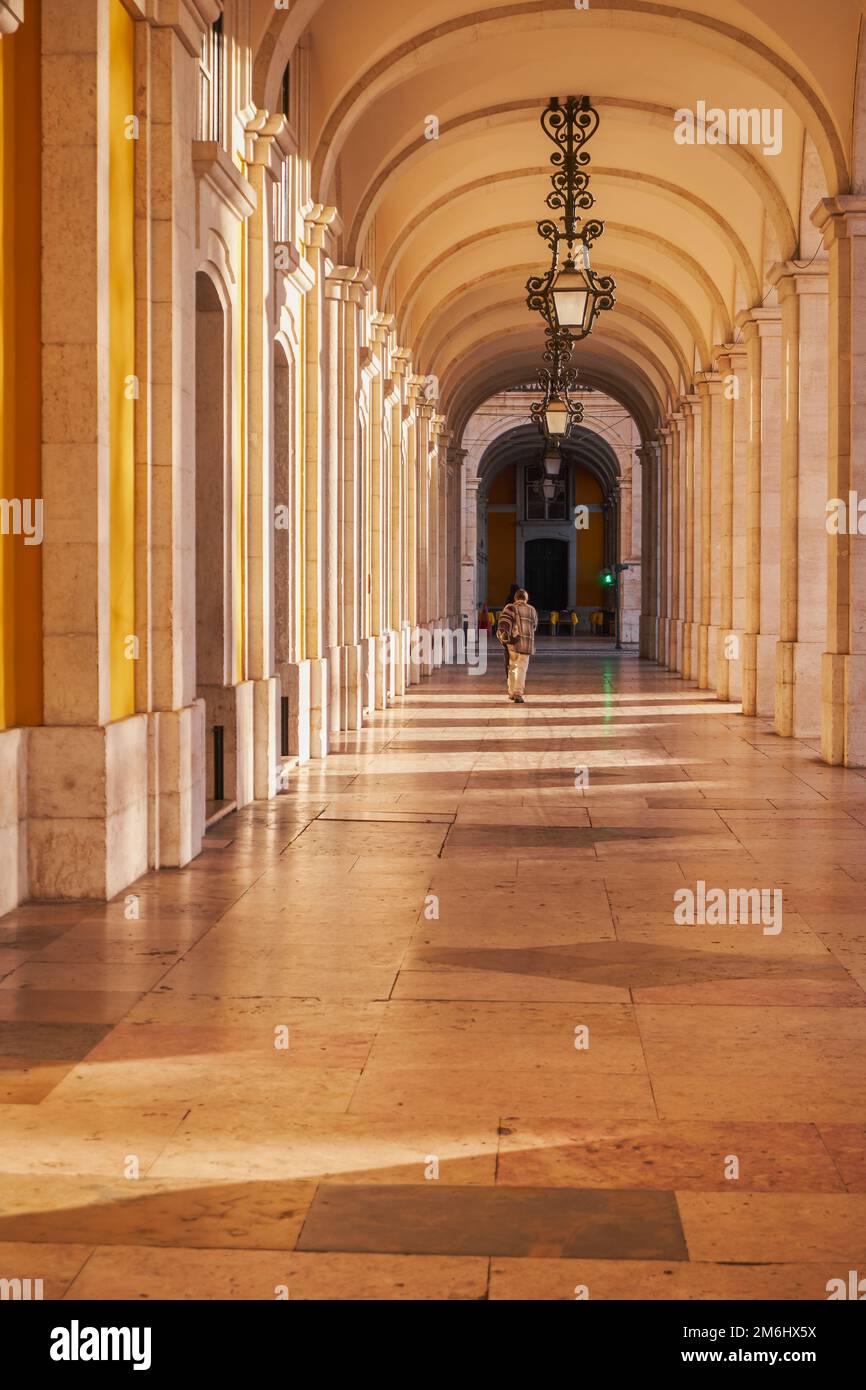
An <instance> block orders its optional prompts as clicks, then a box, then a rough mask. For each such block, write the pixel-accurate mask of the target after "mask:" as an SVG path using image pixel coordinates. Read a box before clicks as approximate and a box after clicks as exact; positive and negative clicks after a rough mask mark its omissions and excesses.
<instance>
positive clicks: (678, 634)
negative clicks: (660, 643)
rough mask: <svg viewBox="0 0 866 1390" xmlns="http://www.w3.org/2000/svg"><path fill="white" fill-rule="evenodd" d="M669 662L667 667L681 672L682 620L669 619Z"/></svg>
mask: <svg viewBox="0 0 866 1390" xmlns="http://www.w3.org/2000/svg"><path fill="white" fill-rule="evenodd" d="M669 640H670V660H669V662H668V665H669V666H670V669H671V670H672V671H682V669H683V620H682V618H671V630H670V639H669Z"/></svg>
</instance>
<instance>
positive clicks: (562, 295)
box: [526, 97, 616, 341]
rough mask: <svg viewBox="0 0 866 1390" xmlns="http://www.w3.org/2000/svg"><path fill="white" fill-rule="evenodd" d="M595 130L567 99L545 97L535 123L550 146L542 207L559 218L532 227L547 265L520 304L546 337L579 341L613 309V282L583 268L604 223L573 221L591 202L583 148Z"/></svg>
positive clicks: (582, 106)
mask: <svg viewBox="0 0 866 1390" xmlns="http://www.w3.org/2000/svg"><path fill="white" fill-rule="evenodd" d="M598 124H599V115H598V112H597V111H596V110H595V108H594V107H592V106H590V104H589V97H568V98H567V99H566V101H565V102H564V103H563V102H560V101H559V98H558V97H551V99H550V105H549V106H548V107H547V109H546V110H545V111H544V113H543V114H542V117H541V128H542V130H543V131H544V133H545V135H547V136H548V138H549V139H551V140H552V141H553V143H554V144H555V145H556V151H555V153H554V154H552V155H551V156H550V162H551V164H552V165H553V167H554V170H555V172H554V173H553V174H552V175H551V183H552V185H553V189H552V191H551V192H550V193H548V195H547V206H548V207H549V208H551V209H552V210H553V211H559V210H561V212H562V217H561V218H560V219H558V220H555V219H554V218H551V217H548V218H544V219H543V221H541V222H539V224H538V234H539V236H541V237H543V238H544V240H545V241H546V242H547V244H548V246H549V247H550V252H551V264H550V269H549V270H548V272H547V273H546V274H545V275H532V276H530V278H529V280H527V282H526V290H527V299H526V303H527V305H528V306H529V308H530V309H532V310H536V311H537V312H538V313H540V314H541V315H542V317H543V318H544V321H545V324H546V325H547V327H546V333H547V336H548V337H556V336H557V334H560V333H563V334H567V335H568V336H569V337H570V338H571V339H573V340H574V341H579V340H580V339H581V338H585V337H587V335H588V334H589V333H591V332H592V329H593V326H594V324H595V320H596V318H597V317H598V315H599V313H600V312H601V310H602V309H612V308H613V306H614V304H615V303H616V298H615V294H614V291H615V290H616V281H615V280H614V278H613V276H612V275H598V274H596V272H595V271H594V270H593V269H592V266H591V265H590V262H589V248H590V247H591V246H592V244H593V242H594V241H595V240H596V239H597V238H598V237H600V236H601V234H602V232H603V231H604V223H603V222H600V221H599V220H598V218H591V219H590V220H588V221H586V222H584V223H583V225H582V226H581V225H580V221H581V219H580V217H579V215H578V214H579V212H581V211H587V210H588V209H589V208H591V207H592V205H593V203H594V201H595V199H594V198H593V195H592V193H590V191H589V174H588V173H587V172H585V168H584V166H586V165H587V164H589V154H588V153H587V151H586V150H585V149H584V148H583V146H584V145H585V144H586V143H587V141H588V140H589V139H591V137H592V136H593V135H594V134H595V132H596V130H597V129H598ZM560 224H561V225H560ZM563 246H564V248H565V254H564V256H563V252H562V248H563Z"/></svg>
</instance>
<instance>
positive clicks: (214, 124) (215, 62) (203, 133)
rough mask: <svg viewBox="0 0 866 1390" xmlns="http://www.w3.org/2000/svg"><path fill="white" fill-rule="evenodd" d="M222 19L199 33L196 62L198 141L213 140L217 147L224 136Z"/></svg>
mask: <svg viewBox="0 0 866 1390" xmlns="http://www.w3.org/2000/svg"><path fill="white" fill-rule="evenodd" d="M222 89H223V17H222V15H220V16H219V18H218V19H217V20H216V21H215V22H214V23H213V24H212V25H211V27H210V29H208V30H207V32H206V33H204V34H202V39H201V54H200V57H199V63H198V129H197V131H196V139H197V140H213V141H216V143H217V144H219V143H220V142H221V141H222V137H223V120H222V112H223V102H222Z"/></svg>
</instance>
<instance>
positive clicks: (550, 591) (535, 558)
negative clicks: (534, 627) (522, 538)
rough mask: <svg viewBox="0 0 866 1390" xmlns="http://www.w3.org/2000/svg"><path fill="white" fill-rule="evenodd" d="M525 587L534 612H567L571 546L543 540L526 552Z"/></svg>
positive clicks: (532, 542) (565, 543)
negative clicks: (550, 610) (569, 548)
mask: <svg viewBox="0 0 866 1390" xmlns="http://www.w3.org/2000/svg"><path fill="white" fill-rule="evenodd" d="M523 557H524V558H523V572H524V575H525V581H524V587H525V588H526V590H527V592H528V594H529V602H530V603H531V604H532V606H533V608H537V609H538V610H539V611H541V610H542V609H544V610H548V609H557V610H560V609H565V608H568V542H567V541H558V540H553V539H552V538H550V537H547V536H545V537H540V538H539V539H538V540H534V541H527V542H526V545H525V546H524V551H523Z"/></svg>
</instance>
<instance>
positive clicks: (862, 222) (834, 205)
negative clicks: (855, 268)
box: [811, 193, 866, 251]
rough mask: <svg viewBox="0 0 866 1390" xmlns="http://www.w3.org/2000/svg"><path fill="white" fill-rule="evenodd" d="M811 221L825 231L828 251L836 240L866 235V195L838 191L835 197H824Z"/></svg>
mask: <svg viewBox="0 0 866 1390" xmlns="http://www.w3.org/2000/svg"><path fill="white" fill-rule="evenodd" d="M811 221H812V222H813V224H814V225H815V226H816V227H817V228H818V230H819V231H820V232H822V233H823V235H824V247H825V249H826V250H828V251H829V249H830V247H831V246H832V245H833V243H834V241H842V240H846V239H847V238H849V237H855V236H866V195H864V194H862V193H837V194H836V195H835V197H833V198H822V199H821V201H820V203H819V204H818V206H817V207H816V208H815V211H814V212H813V213H812V217H811Z"/></svg>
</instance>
